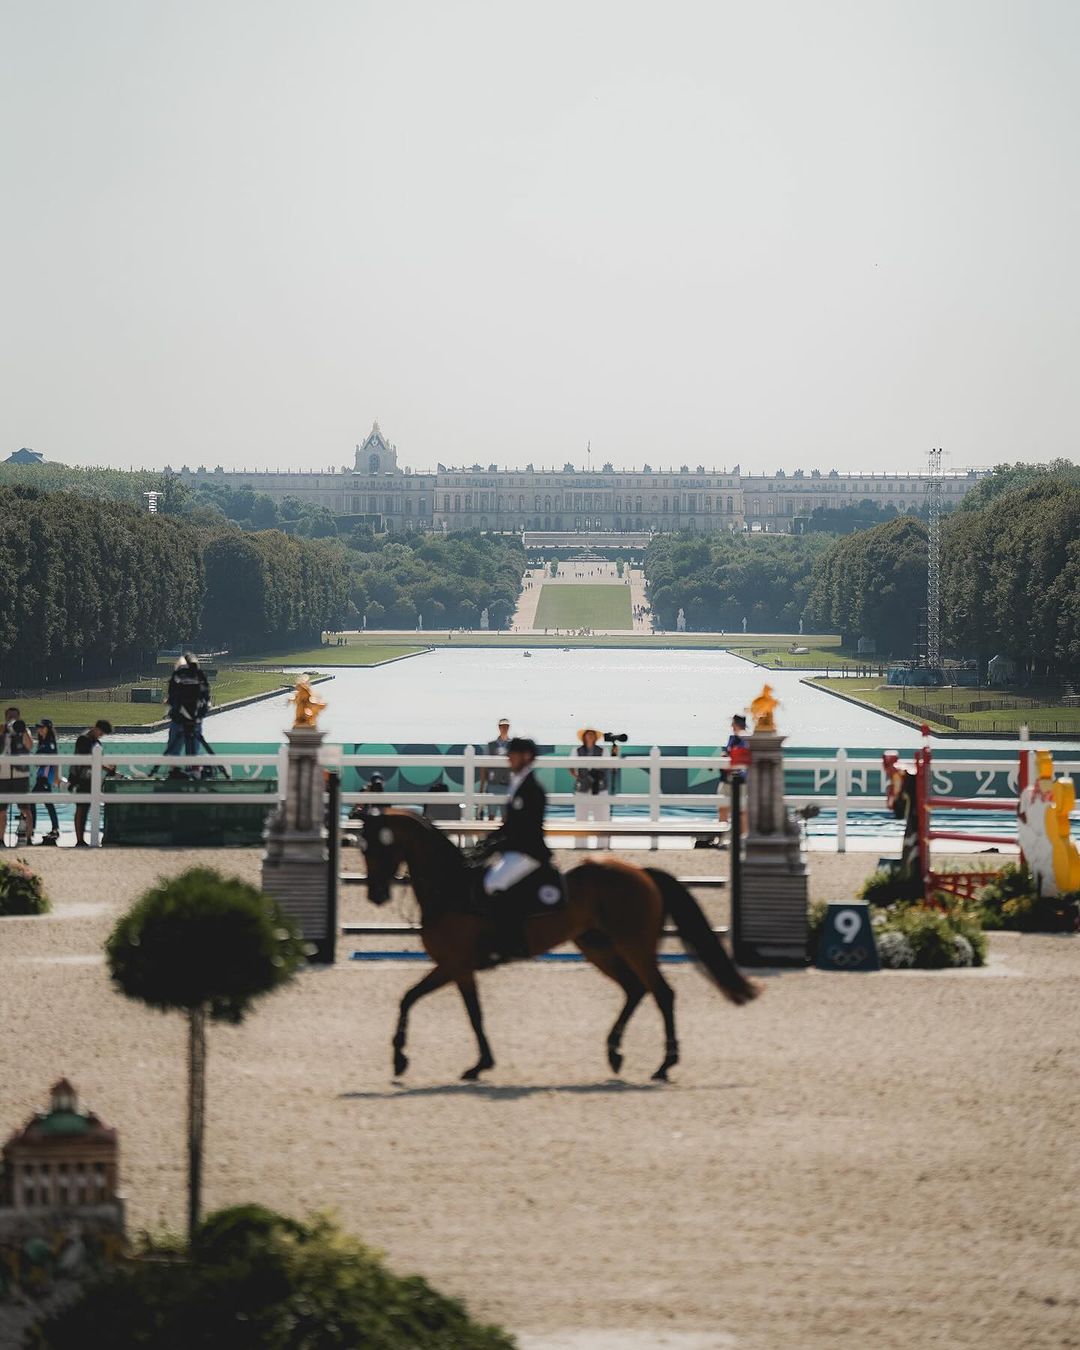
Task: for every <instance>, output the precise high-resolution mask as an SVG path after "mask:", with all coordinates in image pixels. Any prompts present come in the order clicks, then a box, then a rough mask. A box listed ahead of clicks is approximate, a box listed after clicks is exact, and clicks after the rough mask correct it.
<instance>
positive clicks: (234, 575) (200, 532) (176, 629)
mask: <svg viewBox="0 0 1080 1350" xmlns="http://www.w3.org/2000/svg"><path fill="white" fill-rule="evenodd" d="M0 595H3V597H4V603H3V605H2V606H0V681H2V682H3V683H5V684H8V685H27V684H38V683H45V682H46V681H47V680H55V679H57V678H80V677H85V678H88V679H96V678H99V677H102V676H107V675H108V674H109V673H110V672H114V671H115V672H117V673H120V672H130V671H132V670H135V669H137V668H138V667H139V666H142V665H145V664H146V663H147V661H148V660H149V659H152V658H153V657H154V656H155V655H156V653H157V652H158V651H159V650H160V649H161V648H162V647H169V646H174V645H176V644H177V643H181V642H188V641H193V640H195V639H196V638H199V639H201V640H202V641H205V642H208V643H212V644H213V645H214V646H222V647H228V648H229V650H231V651H244V650H253V649H256V648H272V647H275V646H285V645H291V644H295V643H300V642H303V643H307V642H311V641H317V640H318V638H319V635H320V633H321V632H322V630H323V629H324V628H327V627H331V628H334V627H341V626H342V625H343V624H344V623H345V622H346V621H347V619H348V618H349V616H350V609H349V569H348V565H347V562H346V557H345V553H344V551H343V550H342V549H341V548H340V547H338V546H336V545H327V544H322V543H317V542H314V541H311V540H306V539H294V538H290V537H288V536H286V535H284V534H281V533H279V532H277V531H268V532H266V533H262V534H243V533H241V532H240V531H239V530H237V529H236V528H235V527H230V526H227V525H226V526H222V527H220V528H218V529H215V530H206V529H203V528H200V527H199V526H197V525H195V524H193V523H191V522H189V521H187V520H185V519H184V518H176V517H171V516H162V515H158V516H151V515H149V514H148V513H147V512H146V509H145V507H141V508H140V507H135V506H126V505H123V504H121V503H116V502H109V504H108V505H106V504H105V503H104V502H103V501H101V500H98V499H95V498H93V497H89V496H83V495H80V494H78V493H72V492H66V491H65V492H41V491H39V490H38V489H36V488H26V487H9V488H0Z"/></svg>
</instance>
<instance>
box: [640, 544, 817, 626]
mask: <svg viewBox="0 0 1080 1350" xmlns="http://www.w3.org/2000/svg"><path fill="white" fill-rule="evenodd" d="M829 543H830V541H829V540H828V539H825V538H823V537H821V536H819V535H811V536H798V535H788V534H768V535H766V534H753V535H745V534H716V535H709V536H702V535H693V534H677V535H670V534H665V535H657V536H655V537H654V538H653V539H652V540H651V541H650V543H649V547H648V550H647V551H646V554H645V579H646V581H647V583H648V587H649V603H650V604H651V606H652V610H653V614H654V616H655V618H656V620H657V622H658V623H659V624H660V625H661V626H662V627H664V628H669V629H673V628H674V627H675V624H676V620H677V619H678V614H679V610H680V609H682V610H684V611H685V615H686V622H687V625H688V626H689V627H690V628H693V629H698V630H704V631H708V632H720V631H729V632H730V631H733V630H736V629H738V628H740V627H741V625H742V621H743V619H744V618H745V619H746V622H747V627H748V628H749V629H750V630H751V631H753V632H759V633H760V632H780V633H793V632H795V631H796V629H797V628H798V624H799V620H800V619H801V618H802V615H803V610H804V609H805V607H806V598H807V594H808V591H809V586H810V576H811V572H812V569H813V566H814V560H815V559H816V558H817V557H819V556H820V555H821V554H822V553H823V552H824V551H825V550H826V549H827V548H828V546H829Z"/></svg>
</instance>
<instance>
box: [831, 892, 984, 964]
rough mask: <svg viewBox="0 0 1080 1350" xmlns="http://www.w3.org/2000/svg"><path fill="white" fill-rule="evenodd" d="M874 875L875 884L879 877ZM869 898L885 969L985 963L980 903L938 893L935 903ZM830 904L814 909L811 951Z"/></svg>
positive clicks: (879, 956)
mask: <svg viewBox="0 0 1080 1350" xmlns="http://www.w3.org/2000/svg"><path fill="white" fill-rule="evenodd" d="M882 875H883V874H882V873H875V876H874V878H871V882H873V881H875V879H877V878H880V877H881V876H882ZM868 889H871V885H870V883H869V882H868V883H867V885H866V886H864V888H863V891H864V894H863V896H862V898H863V899H868V900H870V905H871V911H870V912H871V920H870V921H871V923H872V924H873V926H874V939H875V941H876V944H877V949H878V959H879V960H880V962H881V965H882V967H883V968H884V969H885V970H948V969H951V968H955V967H961V966H982V965H985V964H986V934H985V933H984V932H983V929H982V923H981V921H980V914H979V911H978V909H977V907H973V906H972V905H970V904H965V903H964V902H963V901H960V900H957V899H956V897H955V896H948V895H938V896H935V897H934V903H933V904H925V903H924V902H923V901H921V900H911V899H907V898H906V897H905V898H901V899H894V900H893V901H892V902H891V903H889V904H881V903H880V902H877V901H875V900H874V898H873V896H872V895H867V894H865V892H866V891H867V890H868ZM827 908H828V906H827V905H826V904H825V903H824V902H821V901H819V902H817V903H815V904H813V905H811V907H810V916H809V927H810V947H809V950H810V953H811V954H813V953H814V952H815V951H816V950H817V945H818V936H819V934H820V932H821V927H822V924H823V923H824V922H825V911H826V909H827Z"/></svg>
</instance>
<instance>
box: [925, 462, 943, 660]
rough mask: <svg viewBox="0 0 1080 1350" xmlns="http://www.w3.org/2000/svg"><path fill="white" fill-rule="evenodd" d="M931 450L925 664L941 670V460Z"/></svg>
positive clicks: (928, 489)
mask: <svg viewBox="0 0 1080 1350" xmlns="http://www.w3.org/2000/svg"><path fill="white" fill-rule="evenodd" d="M942 453H943V452H942V451H941V450H940V449H938V450H931V451H930V455H929V461H930V462H929V480H928V482H927V485H926V497H927V511H928V515H929V525H930V530H929V536H930V537H929V549H928V558H927V569H926V664H927V665H928V666H930V667H931V668H934V669H936V668H938V667H940V666H941V456H942Z"/></svg>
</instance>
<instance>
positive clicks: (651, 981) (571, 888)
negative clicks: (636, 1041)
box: [360, 808, 758, 1081]
mask: <svg viewBox="0 0 1080 1350" xmlns="http://www.w3.org/2000/svg"><path fill="white" fill-rule="evenodd" d="M360 847H361V848H362V849H363V850H364V853H365V854H366V857H367V877H368V898H369V899H370V900H372V901H373V902H374V903H375V904H376V905H382V904H385V903H386V902H387V900H389V898H390V884H391V882H392V881H393V880H394V877H395V875H396V872H397V868H398V866H399V864H401V863H402V862H404V863H406V864H407V865H408V868H409V877H410V880H411V882H412V888H413V891H414V892H415V894H416V898H417V900H418V901H419V902H420V924H421V926H420V937H421V940H422V942H423V944H424V947H425V949H426V950H427V952H428V955H429V956H430V957H431V959H432V960H433V961H434V962H435V969H434V970H432V971H431V972H430V973H429V974H427V975H425V976H424V978H423V979H422V980H420V981H419V983H418V984H415V985H414V986H413V987H412V988H411V989H410V990H409V991H408V992H407V993H406V994H405V996H404V998H403V999H402V1000H401V1010H400V1013H399V1015H398V1023H397V1028H396V1030H395V1032H394V1040H393V1047H394V1074H395V1076H400V1075H401V1074H403V1073H404V1072H405V1070H406V1068H407V1067H408V1063H409V1061H408V1059H407V1058H406V1057H405V1038H406V1030H407V1026H408V1019H409V1010H410V1009H411V1008H412V1006H413V1004H414V1003H416V1002H417V1001H418V1000H419V999H421V998H423V997H424V995H425V994H430V993H431V992H432V991H433V990H435V989H440V988H442V986H443V985H444V984H449V983H450V982H451V981H453V982H454V983H455V984H456V985H457V987H458V988H459V989H460V991H461V997H462V998H463V999H464V1001H465V1007H466V1009H467V1011H468V1014H469V1021H470V1022H471V1023H472V1028H473V1031H474V1032H475V1033H476V1041H477V1045H478V1047H479V1050H480V1058H479V1060H477V1062H476V1063H475V1064H474V1065H473V1066H472V1068H471V1069H467V1070H466V1071H465V1073H464V1074H462V1077H463V1078H465V1079H467V1080H470V1081H472V1080H475V1079H477V1078H479V1076H480V1075H481V1073H483V1072H484V1070H485V1069H490V1068H493V1067H494V1064H495V1060H494V1057H493V1056H492V1053H491V1047H490V1046H489V1045H488V1042H487V1037H486V1036H485V1035H484V1024H483V1018H482V1016H481V1013H480V999H479V996H478V994H477V991H476V971H477V970H478V969H481V968H482V967H483V966H484V965H485V960H484V956H485V953H487V952H488V951H490V949H491V937H492V935H493V932H494V925H493V923H492V920H491V919H490V918H489V917H486V916H485V915H484V913H482V912H481V909H480V907H479V906H478V904H477V902H476V899H475V880H476V871H475V868H470V867H469V866H468V865H467V864H466V861H465V859H464V857H463V856H462V854H461V852H460V850H459V849H458V848H457V847H456V846H455V845H454V844H453V843H452V842H451V840H449V839H448V838H447V837H446V836H445V835H444V834H442V833H440V831H439V830H437V829H436V828H435V826H434V825H432V824H431V823H430V821H427V820H425V819H424V818H423V817H422V816H417V815H414V814H413V813H412V812H411V811H404V810H395V809H394V808H389V809H387V810H383V811H379V812H377V813H376V812H372V813H371V814H370V815H369V816H368V818H367V820H366V821H365V824H364V831H363V835H362V836H361V839H360ZM565 880H566V892H567V902H566V904H565V905H560V906H558V907H557V908H553V909H552V910H551V912H550V913H541V914H536V915H534V916H533V917H531V918H529V919H528V921H527V924H526V937H527V943H528V955H529V956H537V955H539V954H540V953H541V952H546V951H549V950H550V949H551V948H552V947H558V946H559V945H560V944H561V943H563V942H573V943H575V944H576V945H577V946H578V947H579V948H580V950H581V952H582V954H583V955H584V956H585V957H586V958H587V959H588V960H589V961H591V962H592V964H593V965H594V966H596V967H597V969H598V970H601V971H603V973H604V974H605V975H607V976H609V977H610V978H611V979H612V980H614V981H615V983H616V984H618V985H619V986H620V988H621V989H622V990H623V992H624V994H625V995H626V1002H625V1004H624V1005H623V1010H622V1012H621V1013H620V1014H619V1016H618V1017H617V1018H616V1020H615V1025H614V1026H613V1027H612V1028H611V1031H610V1032H609V1033H608V1038H607V1057H608V1063H609V1064H610V1065H611V1069H612V1072H613V1073H618V1072H619V1069H620V1068H621V1067H622V1059H623V1057H622V1052H621V1050H620V1046H621V1044H622V1037H623V1032H624V1031H625V1030H626V1024H627V1023H628V1022H629V1020H630V1017H631V1015H632V1014H633V1012H634V1009H635V1008H636V1007H637V1005H638V1004H639V1003H640V1002H641V1000H642V998H644V996H645V994H646V993H650V994H652V996H653V998H654V999H655V1000H656V1002H657V1005H658V1007H659V1008H660V1012H661V1014H662V1016H663V1019H664V1030H665V1033H666V1037H667V1040H666V1046H665V1051H664V1060H663V1063H662V1064H661V1065H660V1067H659V1068H658V1069H657V1070H656V1072H655V1073H654V1074H653V1078H654V1079H659V1080H664V1079H666V1078H667V1076H668V1070H669V1069H670V1068H672V1067H673V1066H674V1065H675V1064H677V1063H678V1059H679V1045H678V1041H677V1039H676V1036H675V994H674V992H673V990H672V988H671V986H670V985H669V984H668V982H667V981H666V980H665V979H664V977H663V975H662V974H661V973H660V968H659V966H658V965H657V961H656V950H657V946H658V944H659V941H660V935H661V932H662V930H663V926H664V915H665V913H666V914H668V915H670V917H671V919H672V920H673V921H674V923H675V926H676V928H677V929H678V931H679V936H680V937H681V938H682V939H683V941H684V942H685V943H686V945H687V946H688V947H689V948H690V950H691V951H692V952H693V953H694V954H695V955H696V956H697V957H698V959H699V960H700V961H701V963H702V966H703V967H704V969H705V970H706V971H707V972H708V974H709V976H710V977H711V978H712V980H713V981H714V983H715V984H716V985H717V987H718V988H719V989H720V990H721V991H722V992H723V993H724V994H725V995H726V996H727V997H728V998H729V999H730V1000H731V1001H732V1003H737V1004H738V1003H747V1002H749V1000H750V999H752V998H755V997H756V996H757V994H758V986H757V985H756V984H754V983H753V982H752V981H750V980H748V979H747V978H746V977H745V976H744V975H743V974H742V972H741V971H739V970H738V968H737V967H736V966H735V964H734V963H733V962H732V960H731V958H730V957H729V956H728V954H727V952H726V951H725V950H724V948H723V947H722V946H721V944H720V942H719V940H718V938H717V937H716V934H715V933H714V932H713V931H712V929H711V928H710V927H709V924H708V922H707V921H706V918H705V915H704V914H703V913H702V912H701V908H700V906H699V905H698V903H697V901H696V900H695V899H694V897H693V896H692V895H691V894H690V892H689V891H688V890H687V889H686V887H685V886H683V885H682V884H681V883H680V882H679V881H677V880H676V878H675V877H673V876H671V875H669V874H668V873H667V872H661V871H660V870H659V869H657V868H653V867H649V868H642V867H631V866H629V865H628V864H626V863H621V862H616V861H614V860H609V861H606V862H586V863H582V864H581V866H579V867H575V868H574V869H573V871H571V872H569V873H568V874H567V875H566V878H565ZM493 903H494V904H498V903H499V899H498V898H496V900H495V901H493Z"/></svg>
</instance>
